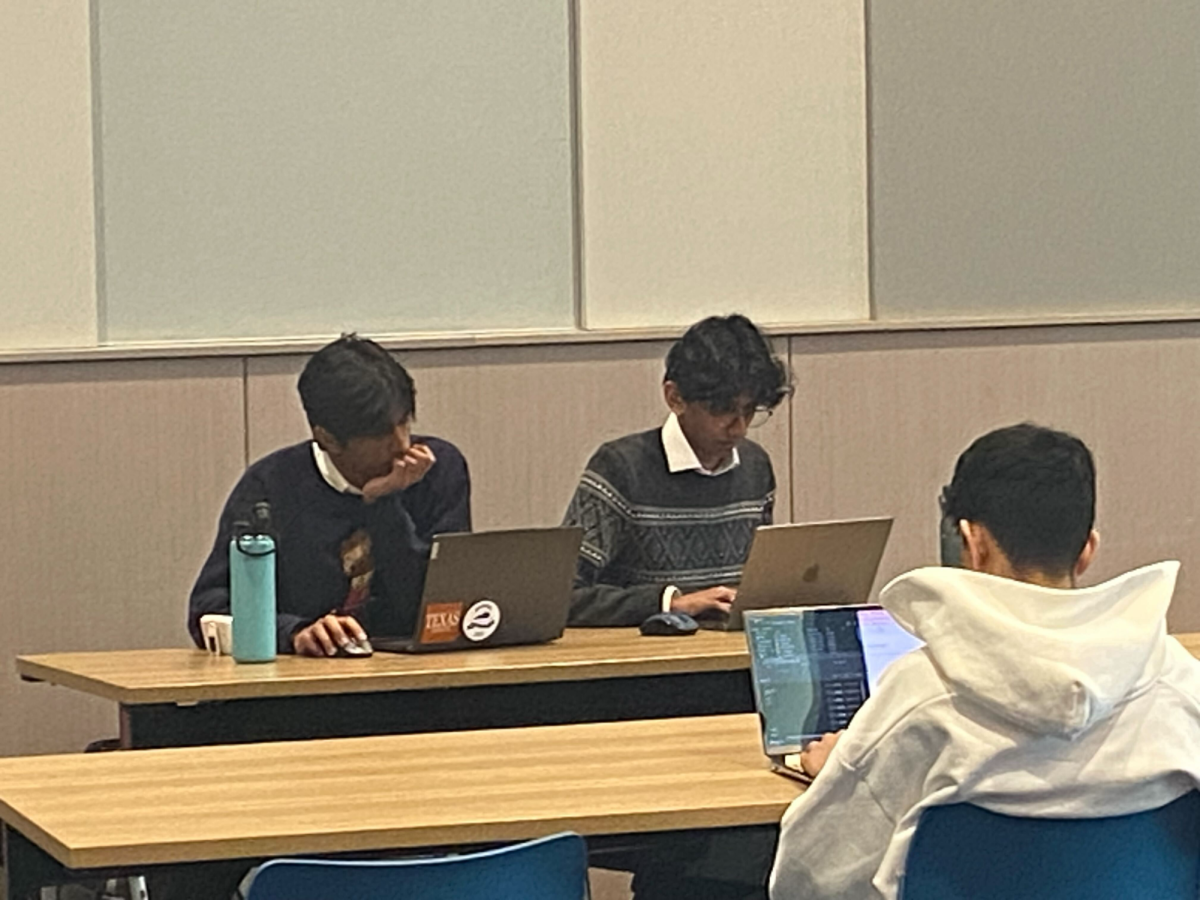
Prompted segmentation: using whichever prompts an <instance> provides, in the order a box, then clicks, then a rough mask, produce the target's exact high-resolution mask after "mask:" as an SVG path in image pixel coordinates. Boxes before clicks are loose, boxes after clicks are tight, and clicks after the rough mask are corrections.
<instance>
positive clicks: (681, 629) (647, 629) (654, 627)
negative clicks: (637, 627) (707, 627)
mask: <svg viewBox="0 0 1200 900" xmlns="http://www.w3.org/2000/svg"><path fill="white" fill-rule="evenodd" d="M699 627H700V626H699V624H697V622H696V620H695V619H693V618H692V617H691V616H689V615H688V614H687V613H681V612H660V613H655V614H654V615H652V616H650V617H649V618H648V619H646V621H644V622H643V623H642V626H641V632H642V634H648V635H653V636H655V637H658V636H662V637H683V636H684V635H688V634H695V633H696V630H697V629H698V628H699Z"/></svg>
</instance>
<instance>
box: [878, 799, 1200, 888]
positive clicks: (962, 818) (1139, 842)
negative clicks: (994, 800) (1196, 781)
mask: <svg viewBox="0 0 1200 900" xmlns="http://www.w3.org/2000/svg"><path fill="white" fill-rule="evenodd" d="M906 870H907V871H906V873H905V876H904V881H903V884H902V885H901V889H900V898H901V900H968V898H969V900H1000V898H1004V900H1012V898H1020V900H1043V898H1044V900H1108V898H1113V900H1116V898H1120V900H1177V898H1185V897H1186V898H1187V900H1196V898H1197V897H1200V793H1198V792H1196V791H1193V792H1192V793H1190V794H1185V795H1184V796H1182V797H1180V798H1179V799H1178V800H1175V801H1173V802H1171V803H1168V804H1167V805H1166V806H1163V807H1161V808H1159V809H1152V810H1150V811H1148V812H1142V813H1135V814H1133V815H1128V816H1109V817H1108V818H1103V819H1026V818H1015V817H1013V816H1003V815H1000V814H998V813H993V812H988V811H987V810H984V809H980V808H979V807H977V806H971V805H970V804H966V803H959V804H953V805H950V806H939V807H934V808H932V809H928V810H926V811H925V812H924V813H923V814H922V816H921V819H920V821H919V822H918V823H917V830H916V833H915V834H914V835H913V842H912V846H911V847H910V848H909V851H908V861H907V866H906Z"/></svg>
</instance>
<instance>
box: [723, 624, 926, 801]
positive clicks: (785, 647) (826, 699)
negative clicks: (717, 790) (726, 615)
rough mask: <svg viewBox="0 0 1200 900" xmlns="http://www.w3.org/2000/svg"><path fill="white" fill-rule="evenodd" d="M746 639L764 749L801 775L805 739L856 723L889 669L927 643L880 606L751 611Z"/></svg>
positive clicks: (784, 770) (784, 769) (778, 766)
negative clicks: (922, 643) (882, 676)
mask: <svg viewBox="0 0 1200 900" xmlns="http://www.w3.org/2000/svg"><path fill="white" fill-rule="evenodd" d="M746 642H747V646H748V647H749V649H750V673H751V677H752V680H753V683H754V704H755V706H756V707H757V709H758V717H759V720H760V721H761V722H762V738H763V751H764V752H765V753H766V754H767V756H768V757H769V758H770V760H771V766H772V768H773V769H775V771H777V772H780V773H781V774H784V775H788V776H790V777H793V778H799V779H801V780H806V779H807V776H806V775H805V774H804V773H803V771H802V770H801V769H800V767H799V762H798V759H797V756H798V754H799V753H800V751H801V750H802V749H804V745H805V744H807V743H808V742H809V741H812V740H815V739H817V738H819V737H820V736H821V735H823V734H825V733H827V732H831V731H840V730H841V729H843V728H845V727H846V726H847V725H848V724H850V719H851V718H853V716H854V714H855V713H856V712H858V709H859V707H860V706H862V705H863V703H865V702H866V700H867V698H868V697H869V696H871V692H872V691H873V690H874V689H875V686H876V685H877V684H878V683H879V676H880V675H881V674H883V670H884V669H886V668H887V667H888V665H889V664H890V663H891V662H892V661H893V660H895V659H897V658H899V657H901V656H903V655H904V654H906V653H908V652H910V651H912V650H915V649H916V648H918V647H920V646H921V641H919V640H918V639H917V638H915V637H913V636H912V635H911V634H909V633H908V632H907V631H905V630H904V629H903V628H901V627H900V626H899V625H897V624H896V620H895V619H893V618H892V616H891V614H890V613H888V612H887V610H885V609H883V608H882V607H880V606H831V607H805V608H795V607H792V608H781V609H765V610H757V611H751V612H748V613H746Z"/></svg>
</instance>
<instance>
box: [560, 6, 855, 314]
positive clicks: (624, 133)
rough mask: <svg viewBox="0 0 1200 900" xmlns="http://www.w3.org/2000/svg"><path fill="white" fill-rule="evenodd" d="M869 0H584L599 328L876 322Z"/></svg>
mask: <svg viewBox="0 0 1200 900" xmlns="http://www.w3.org/2000/svg"><path fill="white" fill-rule="evenodd" d="M863 30H864V22H863V4H862V2H861V0H656V2H653V3H647V2H645V0H580V3H579V71H580V169H581V183H582V201H583V275H584V313H585V317H586V319H587V324H588V325H589V327H593V328H621V327H631V326H639V325H668V324H685V323H688V322H691V321H694V320H695V319H696V318H697V317H698V316H699V315H702V314H704V313H726V312H729V311H730V310H732V309H740V310H742V311H744V312H745V313H747V314H748V315H750V316H753V317H754V318H755V319H758V320H760V321H766V322H801V321H820V320H830V319H859V318H866V317H867V314H868V309H867V306H868V304H867V287H866V284H867V279H866V243H867V242H866V83H865V82H866V67H865V61H864V54H865V39H864V34H863Z"/></svg>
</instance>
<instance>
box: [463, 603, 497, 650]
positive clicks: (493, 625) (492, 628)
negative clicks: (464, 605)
mask: <svg viewBox="0 0 1200 900" xmlns="http://www.w3.org/2000/svg"><path fill="white" fill-rule="evenodd" d="M499 627H500V607H499V606H497V605H496V604H495V603H494V602H493V601H491V600H477V601H476V602H474V603H472V604H471V606H470V608H469V609H468V610H467V612H466V614H465V615H464V616H463V617H462V633H463V637H465V638H466V639H467V640H468V641H475V642H476V643H478V642H479V641H486V640H487V639H488V638H490V637H491V636H492V635H493V634H495V633H496V629H497V628H499Z"/></svg>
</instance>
